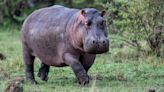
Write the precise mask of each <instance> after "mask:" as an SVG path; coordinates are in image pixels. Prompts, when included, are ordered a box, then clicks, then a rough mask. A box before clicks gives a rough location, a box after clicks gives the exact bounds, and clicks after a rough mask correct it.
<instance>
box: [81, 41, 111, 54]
mask: <svg viewBox="0 0 164 92" xmlns="http://www.w3.org/2000/svg"><path fill="white" fill-rule="evenodd" d="M84 50H85V51H86V52H88V53H90V54H101V53H105V52H107V51H108V50H109V40H108V39H107V38H104V39H90V40H89V41H88V43H86V45H84Z"/></svg>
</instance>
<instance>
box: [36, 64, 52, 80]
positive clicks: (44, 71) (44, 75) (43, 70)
mask: <svg viewBox="0 0 164 92" xmlns="http://www.w3.org/2000/svg"><path fill="white" fill-rule="evenodd" d="M49 67H50V66H48V65H46V64H44V63H41V65H40V68H39V72H38V77H40V79H41V80H43V81H47V80H48V72H49Z"/></svg>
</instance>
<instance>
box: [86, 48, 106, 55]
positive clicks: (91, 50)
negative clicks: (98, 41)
mask: <svg viewBox="0 0 164 92" xmlns="http://www.w3.org/2000/svg"><path fill="white" fill-rule="evenodd" d="M83 48H84V51H85V52H86V53H89V54H102V53H106V52H108V50H109V46H104V47H85V46H84V47H83Z"/></svg>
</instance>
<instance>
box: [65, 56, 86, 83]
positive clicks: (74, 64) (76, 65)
mask: <svg viewBox="0 0 164 92" xmlns="http://www.w3.org/2000/svg"><path fill="white" fill-rule="evenodd" d="M64 60H65V63H66V64H68V65H69V66H70V67H71V68H72V70H73V71H74V73H75V75H76V77H77V79H78V81H79V84H81V85H85V84H88V83H89V76H88V75H87V72H86V71H85V69H84V68H83V65H82V64H81V63H80V61H79V60H78V59H77V57H76V56H74V55H72V54H70V53H66V54H65V55H64Z"/></svg>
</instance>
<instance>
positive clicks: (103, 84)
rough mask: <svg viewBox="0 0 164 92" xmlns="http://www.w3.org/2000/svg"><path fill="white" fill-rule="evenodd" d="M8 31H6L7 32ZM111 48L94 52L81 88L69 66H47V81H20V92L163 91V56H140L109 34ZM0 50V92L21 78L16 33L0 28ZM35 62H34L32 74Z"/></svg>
mask: <svg viewBox="0 0 164 92" xmlns="http://www.w3.org/2000/svg"><path fill="white" fill-rule="evenodd" d="M9 31H10V32H9ZM110 38H111V46H110V47H111V48H110V51H109V52H108V53H106V54H102V55H98V56H97V58H96V62H95V64H94V65H93V66H92V68H91V69H90V70H89V75H90V76H91V77H92V80H91V81H90V84H89V85H87V86H84V87H81V86H80V85H78V84H77V83H75V80H76V78H75V76H74V74H73V72H72V70H71V69H70V68H69V67H63V68H56V67H51V70H50V73H49V80H48V82H43V81H41V80H40V79H39V78H38V77H37V76H35V77H36V80H37V81H38V83H39V84H38V85H31V84H30V83H28V82H27V81H24V83H23V90H24V92H58V91H59V92H148V90H149V89H155V90H156V92H164V59H163V58H157V57H155V56H153V55H144V54H143V55H142V54H141V53H137V51H135V50H133V49H131V48H128V47H127V46H124V47H120V45H121V44H123V43H122V42H121V41H118V40H116V38H117V36H114V35H111V36H110ZM0 53H3V54H4V55H5V56H6V59H5V60H0V92H3V91H4V89H5V88H6V87H7V85H8V82H9V81H11V80H14V79H15V78H17V77H22V78H24V65H23V60H22V48H21V42H20V32H18V31H17V30H14V29H12V30H10V29H9V30H3V29H1V30H0ZM38 67H39V61H38V60H36V62H35V75H36V74H37V71H38Z"/></svg>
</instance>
